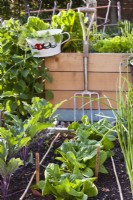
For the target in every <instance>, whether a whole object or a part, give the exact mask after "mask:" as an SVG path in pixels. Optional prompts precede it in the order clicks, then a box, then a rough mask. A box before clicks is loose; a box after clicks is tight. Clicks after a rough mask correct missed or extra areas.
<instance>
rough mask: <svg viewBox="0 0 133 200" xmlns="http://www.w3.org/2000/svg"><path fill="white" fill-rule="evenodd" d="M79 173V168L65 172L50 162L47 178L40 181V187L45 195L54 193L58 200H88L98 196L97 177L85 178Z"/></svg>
mask: <svg viewBox="0 0 133 200" xmlns="http://www.w3.org/2000/svg"><path fill="white" fill-rule="evenodd" d="M79 173H80V172H79V171H78V168H77V169H75V171H74V173H73V174H69V173H64V172H63V171H62V169H61V168H60V167H59V166H58V165H57V164H53V163H50V164H49V165H48V166H47V168H46V170H45V180H44V181H40V182H39V184H38V188H40V189H41V190H42V195H43V196H45V195H47V194H52V195H53V196H54V197H55V198H56V199H58V200H71V199H74V200H87V198H88V197H93V196H96V195H97V193H98V191H97V188H96V186H95V184H94V183H93V182H94V180H95V178H83V177H82V176H80V174H79Z"/></svg>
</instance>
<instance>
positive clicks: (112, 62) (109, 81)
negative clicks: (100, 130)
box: [44, 53, 131, 109]
mask: <svg viewBox="0 0 133 200" xmlns="http://www.w3.org/2000/svg"><path fill="white" fill-rule="evenodd" d="M128 56H129V54H124V53H122V54H121V53H118V54H116V53H111V54H109V53H105V54H104V53H103V54H100V53H92V54H89V64H88V90H89V91H97V92H98V93H99V94H100V102H101V109H111V108H110V106H109V102H108V100H107V98H108V99H110V102H111V105H112V107H113V108H114V109H116V108H117V105H116V91H118V90H119V87H118V83H119V77H120V73H119V72H120V69H121V72H122V76H123V77H124V78H126V77H127V76H128V77H129V79H130V80H131V77H130V73H127V69H128V70H129V71H130V69H129V68H127V67H126V63H127V61H126V59H127V58H128ZM121 62H124V65H123V66H122V67H121V68H120V63H121ZM44 66H47V67H48V68H49V70H50V72H49V73H50V75H51V76H52V77H53V82H52V83H48V82H45V90H52V91H53V93H54V99H53V100H51V103H52V104H53V105H55V104H57V103H59V102H60V101H62V100H64V99H67V101H66V102H65V103H64V104H63V105H62V106H61V108H64V109H73V108H74V103H73V96H74V94H75V93H77V92H81V93H82V92H83V91H84V72H83V57H82V54H81V53H61V54H59V55H56V56H53V57H49V58H47V59H46V60H45V63H44ZM124 89H125V91H127V87H126V86H125V88H124ZM105 96H106V98H105ZM94 98H95V97H94ZM77 99H78V100H77V107H78V108H80V107H81V105H82V104H81V96H80V97H79V98H77ZM85 103H87V105H86V106H85V109H89V99H88V98H85ZM97 107H98V106H97V101H94V102H93V109H97Z"/></svg>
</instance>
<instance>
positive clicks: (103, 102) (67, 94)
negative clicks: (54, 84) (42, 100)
mask: <svg viewBox="0 0 133 200" xmlns="http://www.w3.org/2000/svg"><path fill="white" fill-rule="evenodd" d="M81 92H82V91H81ZM75 93H76V91H53V94H54V98H53V99H52V100H50V102H51V103H52V104H53V105H56V104H58V103H59V102H61V101H63V100H67V101H66V102H65V103H63V105H62V106H61V107H60V108H63V109H74V94H75ZM93 98H96V96H93ZM107 99H108V100H109V101H110V103H111V106H112V107H113V109H116V108H117V104H116V92H100V108H101V109H105V110H106V109H107V110H108V109H109V110H110V109H111V107H110V105H109V102H108V100H107ZM85 104H86V106H85V109H89V99H88V98H85ZM81 105H82V103H81V97H79V98H77V107H76V108H77V109H81ZM97 108H98V106H97V101H94V102H93V109H97Z"/></svg>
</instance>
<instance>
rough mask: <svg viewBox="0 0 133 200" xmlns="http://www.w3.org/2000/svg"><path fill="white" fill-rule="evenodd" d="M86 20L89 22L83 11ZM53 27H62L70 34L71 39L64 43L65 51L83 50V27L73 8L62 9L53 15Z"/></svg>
mask: <svg viewBox="0 0 133 200" xmlns="http://www.w3.org/2000/svg"><path fill="white" fill-rule="evenodd" d="M82 17H83V20H84V22H87V20H86V18H85V17H84V14H83V13H82ZM52 27H53V28H61V29H62V30H63V31H64V32H68V33H69V34H70V40H69V41H67V42H66V43H65V44H64V45H62V51H63V52H81V51H82V39H83V35H82V28H81V24H80V20H79V16H78V13H77V12H76V11H74V10H72V9H69V10H68V11H64V10H63V11H61V12H59V14H57V15H54V16H53V17H52Z"/></svg>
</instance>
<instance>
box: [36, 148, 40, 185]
mask: <svg viewBox="0 0 133 200" xmlns="http://www.w3.org/2000/svg"><path fill="white" fill-rule="evenodd" d="M39 163H40V155H39V153H38V152H37V153H36V184H38V183H39V181H40V165H39Z"/></svg>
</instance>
